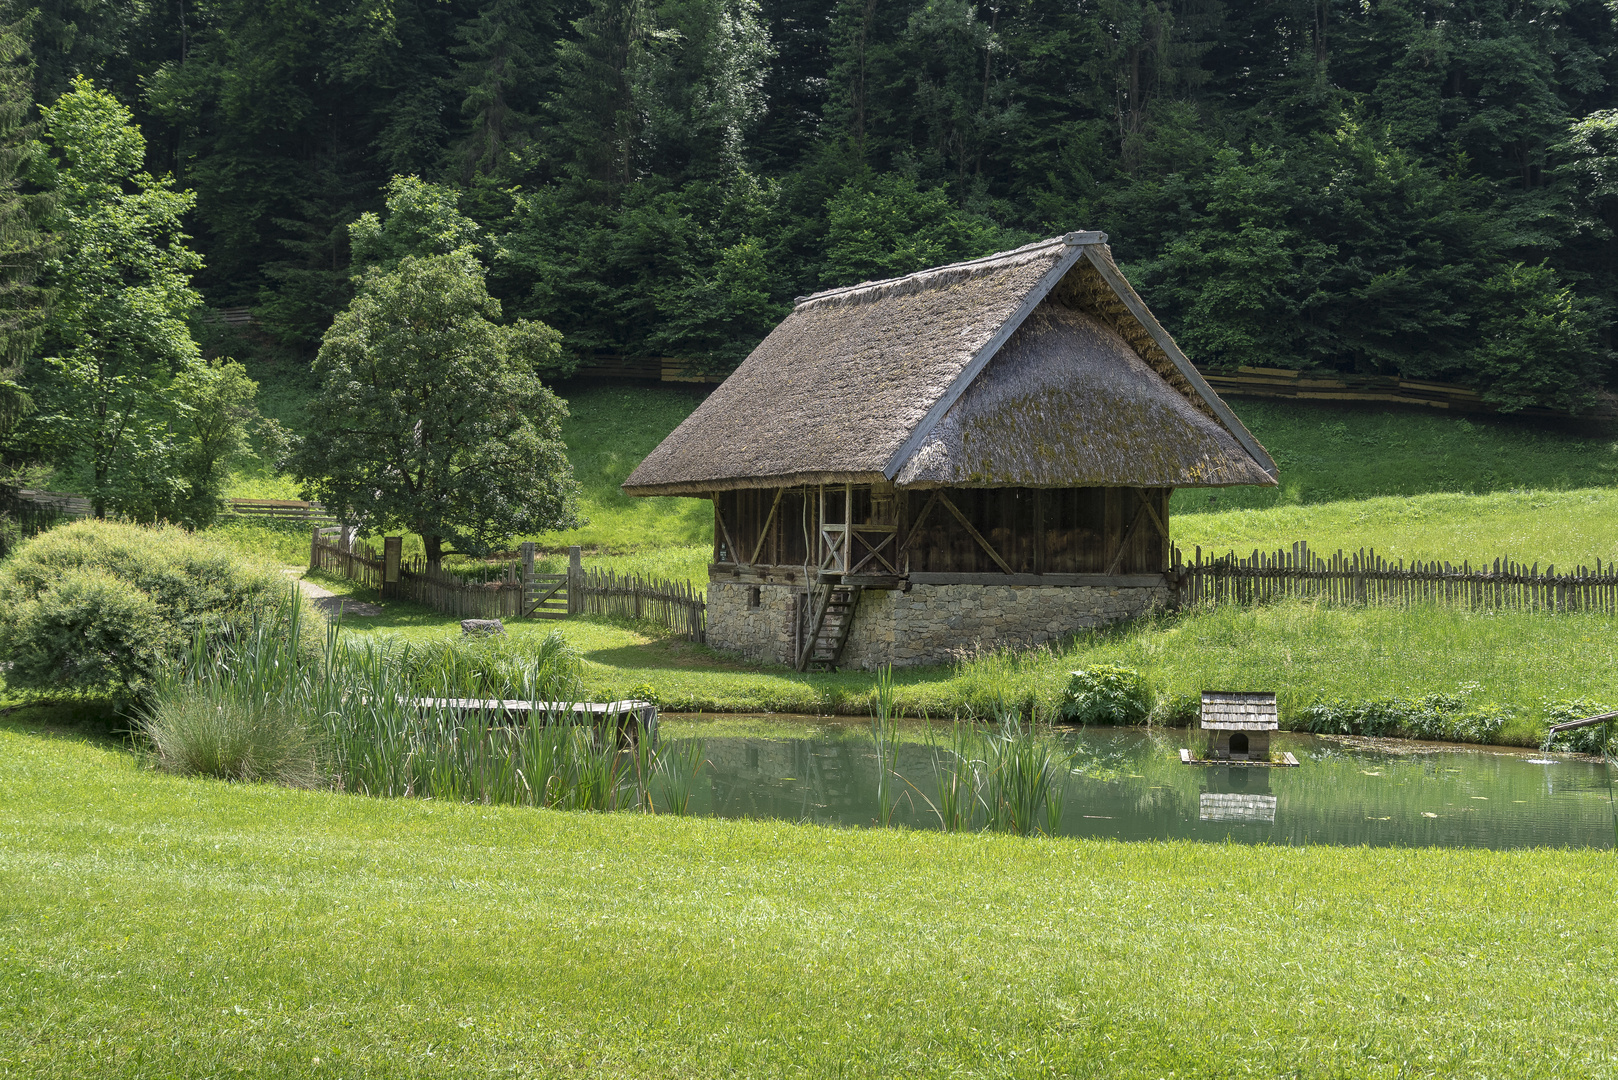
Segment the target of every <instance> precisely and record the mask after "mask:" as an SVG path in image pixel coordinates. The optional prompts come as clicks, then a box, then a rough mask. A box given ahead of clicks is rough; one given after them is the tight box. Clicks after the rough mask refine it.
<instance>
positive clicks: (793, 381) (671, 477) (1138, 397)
mask: <svg viewBox="0 0 1618 1080" xmlns="http://www.w3.org/2000/svg"><path fill="white" fill-rule="evenodd" d="M1274 483H1275V464H1274V462H1273V461H1271V460H1270V457H1269V455H1268V454H1267V453H1265V451H1264V448H1263V447H1261V446H1260V445H1259V444H1258V442H1257V440H1255V439H1254V438H1253V436H1252V435H1251V434H1250V433H1249V432H1248V431H1247V429H1246V428H1245V427H1243V426H1242V423H1241V421H1240V420H1238V419H1237V418H1236V416H1235V415H1234V414H1233V413H1232V412H1231V411H1230V409H1229V408H1228V407H1227V406H1226V405H1225V403H1224V402H1223V401H1221V400H1220V399H1219V397H1218V396H1217V395H1216V394H1215V393H1214V392H1213V391H1212V390H1211V389H1209V388H1208V385H1207V383H1205V382H1204V381H1203V379H1202V377H1201V376H1200V375H1199V374H1198V373H1197V371H1196V369H1195V368H1193V367H1192V366H1191V364H1190V363H1189V361H1187V360H1186V358H1185V356H1184V355H1183V354H1181V352H1180V350H1179V349H1178V347H1176V346H1175V344H1174V342H1173V340H1172V339H1171V338H1170V337H1169V336H1168V334H1167V333H1166V332H1165V331H1164V330H1163V328H1162V327H1161V326H1159V325H1158V323H1157V321H1156V320H1155V319H1153V318H1152V316H1151V313H1150V312H1148V311H1147V309H1146V306H1145V304H1143V303H1142V302H1141V300H1140V298H1139V297H1138V296H1136V295H1135V291H1134V290H1133V289H1132V288H1131V287H1130V286H1129V284H1128V282H1126V281H1125V280H1124V278H1123V276H1122V275H1121V274H1120V273H1119V272H1118V268H1117V267H1116V266H1115V265H1114V264H1113V261H1112V256H1111V253H1110V251H1109V250H1108V248H1107V246H1106V236H1105V234H1102V233H1069V234H1068V235H1067V236H1063V237H1058V238H1056V239H1053V240H1047V241H1044V242H1041V243H1037V244H1030V245H1028V246H1026V247H1022V248H1018V249H1017V250H1015V251H1008V252H1003V253H1001V254H998V255H993V256H989V257H988V258H984V259H976V260H973V261H971V262H965V263H957V264H955V265H952V266H943V267H938V268H936V269H932V270H924V271H921V272H919V273H916V274H911V275H909V276H907V277H902V278H896V279H893V280H890V281H878V282H869V283H866V284H862V285H856V286H852V287H850V288H844V289H832V290H830V291H828V292H823V293H817V294H816V295H814V296H809V297H804V298H802V299H800V300H799V301H798V303H797V306H796V307H795V308H794V309H793V311H792V313H791V314H790V315H788V316H787V318H786V319H785V321H783V322H782V323H781V324H780V325H779V326H778V327H776V329H775V330H774V331H773V332H772V333H771V334H770V336H769V337H767V338H765V340H764V341H763V342H762V343H760V345H759V346H758V348H757V349H755V350H754V351H753V353H752V355H751V356H749V357H748V358H747V360H746V361H744V362H743V364H742V365H741V367H740V368H738V369H737V370H736V372H735V373H734V374H732V375H731V376H730V378H728V379H727V380H726V381H725V382H724V383H723V384H721V385H720V386H719V388H718V389H716V390H715V391H714V392H713V394H712V395H710V396H709V398H708V399H707V400H706V401H705V402H703V404H702V405H701V406H700V407H698V408H697V410H696V411H695V412H693V413H692V414H691V416H690V417H689V418H688V419H687V420H686V421H685V422H684V423H683V424H681V425H680V426H679V427H678V428H676V429H675V430H674V432H673V433H671V434H670V435H669V437H668V438H667V439H665V440H664V441H663V442H662V444H661V445H659V446H658V447H657V449H656V450H654V451H653V452H652V453H651V454H649V455H648V456H647V457H646V459H645V460H644V461H643V462H641V464H640V466H639V467H638V468H637V469H635V471H634V472H633V473H632V474H631V475H630V477H629V479H628V480H627V481H626V482H625V483H624V490H625V491H626V492H628V493H630V494H632V495H695V496H700V497H702V498H707V499H711V500H713V504H714V557H713V563H712V565H711V567H710V575H709V577H710V584H709V589H708V641H709V643H710V644H712V645H715V646H717V647H720V648H728V649H732V650H735V651H737V652H740V653H743V654H745V655H747V656H750V657H753V658H756V659H764V660H771V661H778V662H783V663H791V664H794V665H795V666H797V667H798V668H800V669H803V668H807V667H810V666H816V665H818V666H833V665H851V666H860V667H875V666H878V665H881V664H884V663H893V664H896V665H905V664H923V663H939V662H947V661H949V660H951V659H954V658H956V657H959V656H960V655H962V654H963V653H966V652H969V651H971V650H973V649H977V648H985V647H997V646H1004V645H1011V646H1023V645H1032V644H1036V643H1039V642H1045V641H1051V640H1053V639H1056V638H1058V637H1061V636H1062V635H1064V634H1068V633H1071V632H1073V631H1076V630H1081V629H1084V628H1086V627H1092V626H1097V625H1100V624H1103V623H1107V622H1111V621H1114V620H1117V619H1122V618H1127V617H1130V616H1133V615H1137V614H1140V613H1141V612H1143V611H1146V610H1148V609H1149V608H1152V607H1154V606H1161V605H1165V604H1167V603H1169V602H1170V601H1171V581H1170V577H1169V575H1170V572H1171V569H1172V568H1171V559H1172V555H1171V548H1170V545H1169V530H1168V497H1169V493H1170V492H1171V491H1172V490H1173V489H1174V488H1176V487H1224V486H1228V485H1234V484H1274Z"/></svg>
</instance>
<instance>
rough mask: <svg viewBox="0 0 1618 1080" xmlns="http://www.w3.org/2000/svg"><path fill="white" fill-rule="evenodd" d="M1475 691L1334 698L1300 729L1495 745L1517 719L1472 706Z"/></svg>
mask: <svg viewBox="0 0 1618 1080" xmlns="http://www.w3.org/2000/svg"><path fill="white" fill-rule="evenodd" d="M1468 695H1469V690H1468V689H1466V688H1462V690H1461V692H1460V693H1455V694H1428V695H1426V696H1425V697H1420V698H1405V697H1388V698H1377V699H1374V700H1371V701H1349V700H1346V699H1343V698H1331V699H1328V700H1323V701H1316V702H1313V703H1311V704H1309V705H1306V706H1304V708H1303V709H1302V711H1301V712H1300V713H1299V714H1298V722H1297V724H1296V725H1295V726H1296V727H1297V728H1298V729H1299V730H1301V731H1310V732H1314V733H1315V734H1317V735H1365V736H1370V737H1372V738H1377V737H1382V736H1393V735H1397V736H1402V737H1403V738H1406V739H1431V740H1435V741H1442V742H1470V743H1486V742H1492V741H1493V740H1494V737H1495V735H1496V734H1498V733H1499V731H1500V729H1501V728H1502V727H1504V726H1505V725H1506V721H1508V720H1509V719H1511V714H1510V712H1509V711H1508V710H1506V709H1503V708H1500V707H1495V708H1488V707H1474V706H1469V705H1468V704H1467V700H1466V699H1467V697H1468Z"/></svg>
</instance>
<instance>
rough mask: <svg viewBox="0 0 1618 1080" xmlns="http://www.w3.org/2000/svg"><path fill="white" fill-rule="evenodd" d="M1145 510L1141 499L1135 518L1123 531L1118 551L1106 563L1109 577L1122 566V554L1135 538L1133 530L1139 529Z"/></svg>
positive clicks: (1144, 501) (1143, 501) (1144, 502)
mask: <svg viewBox="0 0 1618 1080" xmlns="http://www.w3.org/2000/svg"><path fill="white" fill-rule="evenodd" d="M1146 510H1147V506H1146V500H1145V499H1144V498H1143V499H1141V504H1140V506H1139V507H1138V508H1137V509H1136V510H1135V517H1134V519H1133V520H1132V521H1130V523H1129V528H1127V529H1125V530H1124V536H1123V539H1122V540H1119V541H1118V550H1117V551H1115V552H1113V555H1112V560H1111V561H1110V562H1108V563H1107V574H1108V575H1109V576H1111V575H1112V574H1116V573H1117V572H1118V568H1119V567H1120V566H1122V565H1123V562H1124V552H1126V551H1128V550H1129V542H1130V541H1131V540H1133V539H1134V538H1135V530H1136V529H1138V528H1140V523H1141V522H1142V521H1143V520H1144V519H1145V517H1146Z"/></svg>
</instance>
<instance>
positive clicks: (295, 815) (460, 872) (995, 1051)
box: [0, 723, 1618, 1078]
mask: <svg viewBox="0 0 1618 1080" xmlns="http://www.w3.org/2000/svg"><path fill="white" fill-rule="evenodd" d="M0 829H3V835H4V843H0V1073H4V1074H6V1075H16V1076H28V1077H79V1076H87V1075H95V1076H216V1075H221V1074H225V1073H231V1074H236V1073H245V1074H248V1075H276V1076H367V1075H368V1076H383V1075H388V1076H419V1077H435V1076H487V1075H491V1074H493V1075H514V1076H560V1075H564V1074H565V1075H576V1074H581V1073H588V1074H589V1075H593V1076H634V1077H662V1076H722V1075H723V1076H729V1075H737V1074H740V1075H747V1076H763V1077H768V1076H786V1075H794V1076H801V1075H809V1076H895V1075H905V1076H1004V1077H1035V1076H1050V1075H1097V1076H1099V1075H1105V1076H1117V1077H1158V1076H1171V1075H1174V1076H1235V1075H1265V1076H1275V1075H1287V1076H1307V1077H1394V1076H1399V1077H1422V1076H1468V1077H1472V1076H1506V1075H1510V1076H1513V1077H1525V1078H1526V1077H1606V1076H1613V1075H1615V1073H1618V1064H1615V1058H1614V1054H1613V1050H1612V1039H1611V1028H1610V1017H1611V1016H1612V1015H1613V1012H1614V1009H1615V1008H1618V994H1615V990H1614V982H1613V980H1612V978H1611V972H1612V971H1613V968H1614V964H1615V961H1618V957H1615V956H1614V950H1613V945H1612V933H1611V927H1612V925H1613V923H1614V919H1615V917H1618V900H1615V899H1614V896H1613V892H1612V890H1611V888H1610V884H1611V864H1612V856H1611V855H1610V854H1609V853H1606V852H1590V851H1582V852H1575V851H1554V850H1540V851H1525V852H1511V853H1491V852H1485V851H1441V850H1392V849H1373V850H1366V849H1344V848H1306V849H1274V848H1264V847H1248V846H1245V845H1234V846H1218V845H1195V844H1185V843H1161V844H1136V845H1128V844H1117V843H1111V842H1094V841H1068V840H1059V841H1025V840H1017V839H1014V838H1004V837H989V836H946V835H942V834H931V833H894V832H877V831H834V830H828V829H823V828H817V827H809V826H796V825H789V824H783V823H776V822H729V821H725V822H721V821H711V820H675V819H669V818H645V817H639V816H629V815H624V816H615V817H604V816H599V815H569V814H560V813H550V812H544V811H529V810H520V809H503V808H485V807H478V806H456V805H446V804H434V803H427V802H416V801H403V800H400V801H382V800H371V799H366V798H362V797H355V796H347V795H330V794H312V793H304V792H298V791H292V790H287V789H281V788H272V787H244V786H239V785H228V784H223V783H217V782H205V781H191V780H180V779H174V778H169V777H163V776H159V775H155V774H151V773H146V772H142V771H140V770H138V769H137V768H136V767H135V766H134V765H133V764H132V762H131V759H130V758H129V756H128V755H127V754H126V753H124V752H121V751H117V750H112V749H107V748H103V747H101V746H98V745H95V744H92V743H88V742H83V741H75V740H72V739H68V738H46V737H41V736H37V735H35V736H30V735H26V734H24V733H23V732H22V731H20V730H19V729H18V728H17V726H16V725H15V724H14V723H12V724H6V725H0Z"/></svg>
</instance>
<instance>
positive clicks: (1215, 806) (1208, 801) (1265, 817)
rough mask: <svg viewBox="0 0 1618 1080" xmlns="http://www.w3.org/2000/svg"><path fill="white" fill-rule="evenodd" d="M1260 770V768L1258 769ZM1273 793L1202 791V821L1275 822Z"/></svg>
mask: <svg viewBox="0 0 1618 1080" xmlns="http://www.w3.org/2000/svg"><path fill="white" fill-rule="evenodd" d="M1260 771H1262V770H1260ZM1275 801H1276V800H1275V796H1274V795H1243V794H1239V793H1237V792H1233V791H1232V792H1218V791H1204V792H1203V793H1202V800H1201V803H1202V805H1201V810H1202V820H1203V821H1236V822H1260V821H1263V822H1269V823H1271V824H1273V823H1274V822H1275Z"/></svg>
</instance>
